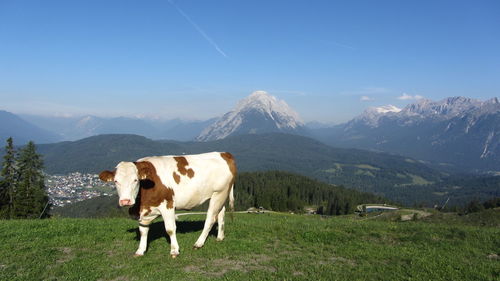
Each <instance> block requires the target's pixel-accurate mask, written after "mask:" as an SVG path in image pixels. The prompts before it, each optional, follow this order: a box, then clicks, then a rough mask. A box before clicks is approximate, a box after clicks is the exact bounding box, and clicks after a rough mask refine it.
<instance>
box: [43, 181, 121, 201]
mask: <svg viewBox="0 0 500 281" xmlns="http://www.w3.org/2000/svg"><path fill="white" fill-rule="evenodd" d="M45 186H46V188H47V194H48V196H49V200H50V203H51V204H52V205H53V206H54V207H62V206H64V205H67V204H72V203H75V202H79V201H83V200H87V199H91V198H94V197H99V196H111V195H114V194H115V193H116V191H115V188H114V186H113V185H112V184H109V183H104V182H102V181H101V180H100V179H99V176H98V175H96V174H84V173H79V172H75V173H70V174H66V175H45Z"/></svg>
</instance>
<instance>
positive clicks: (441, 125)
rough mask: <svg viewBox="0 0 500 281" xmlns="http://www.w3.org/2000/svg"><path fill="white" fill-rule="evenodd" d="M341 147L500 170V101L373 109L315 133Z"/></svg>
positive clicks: (450, 166)
mask: <svg viewBox="0 0 500 281" xmlns="http://www.w3.org/2000/svg"><path fill="white" fill-rule="evenodd" d="M315 137H316V138H317V139H319V140H321V141H323V142H325V143H328V144H330V145H334V146H339V147H350V148H360V149H369V150H375V151H384V152H390V153H397V154H400V155H405V156H408V157H412V158H416V159H419V160H424V161H430V162H432V163H434V164H436V165H437V166H440V167H441V168H445V169H455V170H457V169H458V170H461V171H477V172H485V171H493V172H495V171H496V172H498V171H500V168H499V167H500V102H499V100H498V99H497V98H493V99H490V100H487V101H479V100H475V99H470V98H465V97H451V98H446V99H444V100H441V101H430V100H424V99H422V100H419V101H417V102H416V103H413V104H410V105H408V106H406V107H405V108H403V109H401V110H400V109H398V108H396V107H384V108H369V109H367V110H366V111H365V112H364V113H363V114H362V115H360V116H358V117H356V118H354V119H353V120H351V121H349V122H347V123H345V124H342V125H339V126H336V127H333V128H328V129H320V130H316V131H315Z"/></svg>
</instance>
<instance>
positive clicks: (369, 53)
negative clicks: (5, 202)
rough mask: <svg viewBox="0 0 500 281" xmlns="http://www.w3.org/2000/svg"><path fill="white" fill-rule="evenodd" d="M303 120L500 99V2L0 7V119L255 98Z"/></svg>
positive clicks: (212, 108)
mask: <svg viewBox="0 0 500 281" xmlns="http://www.w3.org/2000/svg"><path fill="white" fill-rule="evenodd" d="M256 90H264V91H267V92H268V93H270V94H271V95H274V96H276V97H278V98H279V99H283V100H285V101H286V102H287V103H288V104H289V105H290V106H291V107H292V108H293V109H295V111H297V112H298V113H299V115H300V116H301V117H302V119H304V120H305V121H306V122H307V121H321V122H334V123H338V122H343V121H346V120H348V119H350V118H352V117H354V116H356V115H358V114H360V113H361V112H362V111H363V110H364V109H365V108H367V107H369V106H381V105H387V104H392V105H395V106H398V107H403V106H405V105H407V104H408V103H412V102H415V101H416V100H417V99H420V98H427V99H432V100H440V99H443V98H446V97H449V96H467V97H471V98H477V99H481V100H485V99H489V98H493V97H499V96H500V1H496V0H494V1H482V0H475V1H460V0H454V1H441V0H433V1H425V0H421V1H401V0H398V1H385V0H379V1H369V0H366V1H361V0H353V1H333V0H329V1H328V0H327V1H320V0H283V1H278V0H276V1H273V0H263V1H261V0H251V1H250V0H249V1H243V0H238V1H234V0H227V1H218V0H217V1H215V0H214V1H209V0H161V1H154V0H148V1H139V0H136V1H126V0H119V1H112V0H105V1H102V0H97V1H92V0H82V1H78V0H73V1H67V0H63V1H56V0H47V1H41V0H38V1H29V0H22V1H19V0H0V110H6V111H10V112H13V113H18V114H26V113H28V114H40V115H57V116H66V115H68V116H70V115H71V116H72V115H86V114H92V115H97V116H108V117H111V116H147V117H161V118H177V117H179V118H183V119H192V120H196V119H197V120H201V119H208V118H212V117H216V116H220V115H222V114H224V113H225V112H227V111H229V110H231V109H232V108H233V107H234V106H235V105H236V103H237V102H238V101H239V100H240V99H242V98H244V97H246V96H248V95H250V94H251V93H252V92H253V91H256Z"/></svg>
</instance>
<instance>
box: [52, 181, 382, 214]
mask: <svg viewBox="0 0 500 281" xmlns="http://www.w3.org/2000/svg"><path fill="white" fill-rule="evenodd" d="M234 194H235V200H236V201H235V209H236V210H247V209H248V208H250V207H264V208H265V209H268V210H274V211H281V212H287V211H293V212H303V211H304V208H305V207H311V208H314V209H320V211H321V213H323V214H326V215H342V214H349V213H353V212H354V210H355V208H356V206H357V205H359V204H363V203H390V202H389V201H388V200H387V199H385V198H382V197H379V196H375V195H373V194H370V193H364V192H359V191H356V190H353V189H346V188H343V187H339V186H332V185H329V184H326V183H322V182H319V181H317V180H313V179H310V178H308V177H305V176H300V175H296V174H292V173H287V172H277V171H268V172H250V173H241V174H240V175H238V178H237V180H236V185H235V189H234ZM117 202H118V197H116V196H112V197H99V198H94V199H89V200H85V201H81V202H77V203H74V204H71V205H67V206H64V207H60V208H56V209H54V210H53V212H52V214H54V215H58V216H62V217H94V218H95V217H110V216H111V217H116V216H127V212H126V208H123V209H119V208H118V207H117ZM198 209H199V210H203V211H206V209H207V206H202V207H201V208H198Z"/></svg>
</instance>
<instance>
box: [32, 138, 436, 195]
mask: <svg viewBox="0 0 500 281" xmlns="http://www.w3.org/2000/svg"><path fill="white" fill-rule="evenodd" d="M39 151H40V153H42V154H43V155H44V159H45V166H46V171H47V172H48V173H49V174H58V173H59V174H64V173H68V172H74V171H80V172H90V173H97V172H99V171H101V170H104V169H111V168H113V167H115V166H116V164H117V163H118V162H120V161H133V160H136V159H138V158H140V157H144V156H149V155H168V154H184V153H185V154H191V153H201V152H207V151H229V152H231V153H233V154H234V155H235V157H236V159H237V163H238V168H239V170H240V171H267V170H282V171H289V172H294V173H298V174H302V175H305V176H309V177H313V178H316V179H319V180H321V181H324V182H327V183H332V184H336V185H343V186H346V187H352V188H357V189H359V190H362V191H368V192H378V193H380V194H382V195H386V196H390V194H384V192H385V190H386V188H387V187H398V186H406V185H410V184H415V183H418V184H422V183H425V184H431V183H434V182H438V181H440V180H441V178H442V174H441V173H439V172H437V171H436V170H433V169H431V168H429V167H427V166H425V165H423V164H421V163H419V162H417V161H414V160H411V159H407V158H404V157H400V156H396V155H390V154H384V153H375V152H369V151H363V150H356V149H339V148H333V147H330V146H327V145H325V144H322V143H320V142H318V141H315V140H313V139H310V138H306V137H301V136H294V135H286V134H264V135H245V136H236V137H230V138H226V139H223V140H220V141H214V142H173V141H152V140H149V139H146V138H144V137H140V136H134V135H102V136H96V137H92V138H87V139H83V140H80V141H76V142H65V143H59V144H50V145H40V146H39Z"/></svg>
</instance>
